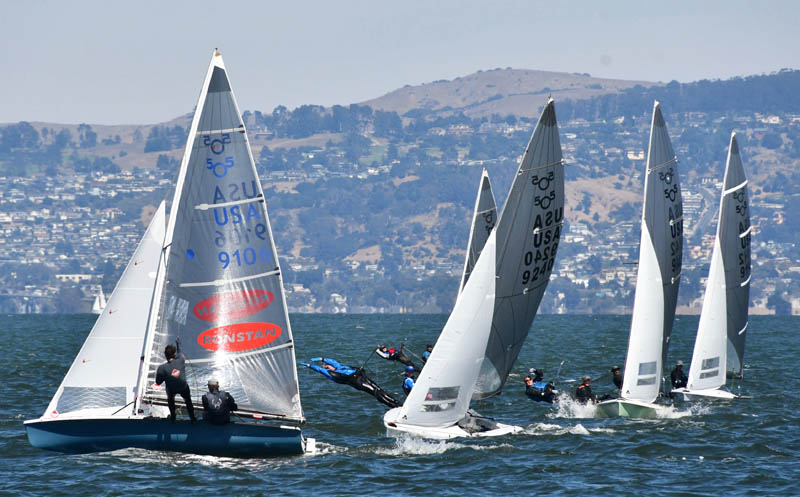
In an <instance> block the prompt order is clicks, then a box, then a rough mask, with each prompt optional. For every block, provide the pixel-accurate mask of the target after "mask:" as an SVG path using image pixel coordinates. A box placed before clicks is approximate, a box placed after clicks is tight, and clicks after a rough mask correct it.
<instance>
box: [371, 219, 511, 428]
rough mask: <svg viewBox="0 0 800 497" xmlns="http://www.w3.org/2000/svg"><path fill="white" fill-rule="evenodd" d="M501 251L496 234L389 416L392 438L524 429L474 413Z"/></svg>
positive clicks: (387, 421)
mask: <svg viewBox="0 0 800 497" xmlns="http://www.w3.org/2000/svg"><path fill="white" fill-rule="evenodd" d="M496 247H497V243H496V237H495V233H494V232H493V233H491V235H490V236H489V239H488V240H487V241H486V244H485V246H484V248H483V251H482V253H481V255H480V257H478V261H477V263H476V264H475V267H474V268H473V271H472V275H471V276H470V278H469V281H467V284H466V285H465V286H464V289H463V291H462V292H461V293H460V294H459V295H458V298H457V299H456V304H455V306H454V307H453V312H452V313H450V317H449V318H448V319H447V323H446V324H445V326H444V329H443V330H442V333H441V334H440V335H439V339H438V340H437V341H436V346H435V347H434V348H433V352H431V356H430V358H429V359H428V361H427V362H426V363H425V366H424V367H423V368H422V371H421V372H420V375H419V378H418V380H417V382H416V383H415V384H414V388H413V389H412V390H411V393H410V394H409V396H408V398H407V399H406V401H405V402H404V403H403V405H402V406H401V407H396V408H394V409H391V410H389V411H388V412H387V413H386V414H385V415H384V418H383V422H384V425H385V426H386V431H387V434H388V435H390V436H397V435H401V434H410V435H415V436H419V437H423V438H433V439H449V438H456V437H491V436H499V435H507V434H510V433H516V432H518V431H520V430H521V428H520V427H518V426H510V425H504V424H501V423H497V422H495V421H494V420H492V419H489V418H484V417H482V416H480V415H479V414H477V413H475V412H473V411H471V410H470V409H469V403H470V399H471V397H472V393H473V391H474V389H475V382H476V380H477V378H478V373H479V366H480V363H481V361H482V360H483V355H484V351H485V350H486V343H487V340H488V338H489V333H490V331H491V324H492V310H493V308H494V293H495V274H494V271H495V257H496V253H495V252H496Z"/></svg>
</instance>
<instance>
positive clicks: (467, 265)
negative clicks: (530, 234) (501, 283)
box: [458, 169, 497, 293]
mask: <svg viewBox="0 0 800 497" xmlns="http://www.w3.org/2000/svg"><path fill="white" fill-rule="evenodd" d="M496 222H497V204H496V203H495V201H494V194H493V193H492V184H491V183H490V182H489V173H488V172H487V171H486V169H484V170H483V174H482V175H481V184H480V186H479V187H478V197H477V198H476V199H475V210H474V211H473V213H472V228H471V229H470V232H469V242H467V257H466V261H464V272H463V273H462V275H461V285H460V286H459V287H458V293H461V292H462V291H463V290H464V286H465V285H466V284H467V280H468V279H469V275H470V273H472V269H473V268H474V267H475V263H477V262H478V256H480V255H481V251H482V250H483V246H484V245H486V240H488V239H489V233H491V232H492V228H494V225H495V223H496Z"/></svg>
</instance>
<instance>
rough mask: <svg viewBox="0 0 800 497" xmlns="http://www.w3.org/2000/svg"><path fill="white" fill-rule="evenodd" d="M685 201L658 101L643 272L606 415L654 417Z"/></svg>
mask: <svg viewBox="0 0 800 497" xmlns="http://www.w3.org/2000/svg"><path fill="white" fill-rule="evenodd" d="M682 253H683V201H682V198H681V188H680V179H679V176H678V159H677V158H676V157H675V152H674V151H673V150H672V143H671V142H670V139H669V134H668V133H667V127H666V124H665V123H664V117H663V116H662V114H661V107H660V106H659V104H658V102H655V103H654V104H653V121H652V124H651V129H650V146H649V150H648V153H647V170H646V173H645V181H644V208H643V210H642V233H641V240H640V242H639V268H638V274H637V275H636V296H635V297H634V302H633V316H632V318H631V332H630V338H629V339H628V354H627V357H626V359H625V371H624V375H625V376H624V379H623V383H622V390H621V391H620V398H619V399H614V400H608V401H604V402H601V403H600V404H598V406H597V410H598V413H599V414H600V415H604V416H627V417H636V418H641V417H654V416H655V410H654V408H655V405H654V404H653V402H654V401H655V400H656V398H657V397H658V392H659V389H660V384H661V381H660V380H661V375H662V370H663V365H664V364H665V362H666V357H667V349H668V348H669V341H670V335H671V333H672V323H673V321H674V319H675V308H676V306H677V302H678V284H679V282H680V277H681V261H682Z"/></svg>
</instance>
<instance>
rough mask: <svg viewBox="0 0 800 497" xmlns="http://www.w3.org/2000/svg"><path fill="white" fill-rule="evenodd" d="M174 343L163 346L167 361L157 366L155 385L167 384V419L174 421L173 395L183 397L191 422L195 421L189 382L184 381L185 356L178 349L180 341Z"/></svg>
mask: <svg viewBox="0 0 800 497" xmlns="http://www.w3.org/2000/svg"><path fill="white" fill-rule="evenodd" d="M176 343H177V345H178V346H177V347H176V346H175V345H167V346H166V347H165V348H164V356H165V357H166V358H167V362H165V363H164V364H162V365H161V366H159V367H158V370H157V371H156V385H161V384H162V383H166V385H167V406H169V420H170V421H171V422H173V423H174V422H175V395H180V396H181V397H183V401H184V402H185V403H186V410H187V411H189V418H190V419H191V420H192V423H195V422H197V418H195V417H194V405H192V395H191V392H190V391H189V384H188V383H186V356H185V355H183V352H181V351H180V349H179V347H180V341H178V342H176Z"/></svg>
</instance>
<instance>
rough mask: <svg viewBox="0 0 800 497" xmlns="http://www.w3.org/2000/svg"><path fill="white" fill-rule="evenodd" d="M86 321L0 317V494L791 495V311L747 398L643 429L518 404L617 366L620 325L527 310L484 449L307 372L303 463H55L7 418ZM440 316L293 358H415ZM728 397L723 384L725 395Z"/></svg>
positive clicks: (797, 468)
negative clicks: (534, 377)
mask: <svg viewBox="0 0 800 497" xmlns="http://www.w3.org/2000/svg"><path fill="white" fill-rule="evenodd" d="M93 319H94V317H93V316H85V315H79V316H52V315H46V316H5V319H4V326H3V329H2V331H0V336H2V338H3V344H4V345H5V347H4V348H3V349H2V352H1V354H2V365H3V372H2V376H0V378H2V380H3V381H2V401H0V435H2V436H1V437H0V455H2V460H1V461H0V468H1V469H0V494H6V495H18V494H23V495H76V494H81V495H123V494H126V495H127V494H130V493H131V492H136V493H137V494H138V495H175V494H192V493H198V492H200V493H202V494H203V495H220V494H225V495H305V494H309V493H317V494H324V495H368V494H369V495H372V494H380V495H459V496H461V495H479V496H482V495H487V496H494V495H498V494H499V495H502V494H505V495H533V494H543V495H610V494H614V495H619V494H621V495H709V496H716V495H800V482H799V480H800V423H798V421H797V410H798V408H800V380H799V379H798V375H797V374H796V373H797V366H798V360H797V359H798V346H797V345H796V342H797V340H798V338H797V329H798V328H800V318H791V317H761V316H755V317H752V318H751V323H750V327H749V328H748V335H749V336H748V344H747V351H746V354H745V364H746V365H747V366H746V367H747V369H746V371H745V379H744V380H743V381H742V382H741V393H742V394H747V395H752V396H753V398H752V399H739V400H736V401H733V402H717V403H711V404H708V403H707V404H696V405H693V406H689V407H687V406H681V407H678V408H676V409H675V408H668V409H664V411H663V412H662V417H661V418H659V419H656V420H648V421H644V420H627V419H611V420H608V419H595V418H594V416H593V408H592V407H583V406H576V405H575V404H573V403H570V402H566V403H563V404H562V405H560V406H558V407H555V408H554V407H550V406H545V405H541V404H537V403H534V402H531V401H529V400H528V399H527V398H526V397H525V395H524V393H523V386H522V382H521V378H522V376H524V375H525V374H526V372H527V370H528V368H529V367H534V366H535V367H537V368H543V369H544V370H545V372H546V378H548V379H552V378H553V377H554V375H555V373H556V370H557V369H558V365H559V363H560V361H562V360H564V361H565V363H564V365H563V368H562V370H561V375H560V377H559V378H558V381H557V383H558V387H560V388H562V389H568V388H569V386H570V385H574V383H571V381H573V380H574V379H575V378H577V377H579V376H580V375H582V374H591V375H592V377H593V378H595V379H596V381H595V382H594V383H593V388H594V390H595V392H596V393H603V392H605V391H608V390H611V388H612V386H611V382H610V376H609V374H608V372H607V371H608V370H609V368H610V366H611V365H613V364H620V365H622V363H623V362H624V355H625V347H626V343H627V336H628V326H629V322H630V319H629V317H625V316H596V317H593V316H539V317H538V318H537V320H536V322H535V325H534V330H533V332H532V333H531V336H530V337H529V339H528V342H527V343H526V345H525V347H524V348H523V349H522V353H521V354H520V360H519V361H518V364H517V367H516V368H515V375H514V377H512V378H511V380H510V381H509V386H508V388H507V390H506V392H505V393H504V394H503V395H501V396H499V397H496V398H493V399H490V400H488V401H484V402H482V403H480V404H478V405H477V406H475V407H476V409H477V410H478V411H479V412H481V413H482V414H484V415H490V416H494V417H496V418H497V419H498V420H500V421H503V422H506V423H512V424H517V425H521V426H524V427H525V431H524V432H523V433H521V434H518V435H514V436H508V437H502V438H495V439H484V440H459V441H447V442H430V441H419V440H411V439H405V440H399V441H398V440H395V439H392V438H387V437H386V436H385V434H384V429H383V424H382V416H383V413H384V412H385V409H384V407H383V406H382V405H380V404H378V403H377V402H376V401H375V400H374V399H372V398H371V397H368V396H367V395H366V394H364V393H361V392H356V391H355V390H352V389H350V388H349V387H347V386H341V385H336V384H334V383H333V382H330V381H328V380H326V379H325V378H323V377H322V376H320V375H319V374H317V373H314V372H313V371H310V370H308V369H301V370H300V372H299V375H300V383H301V394H302V401H303V406H304V410H305V414H306V417H307V418H308V421H309V422H308V425H307V427H306V428H305V429H304V432H305V434H306V435H307V436H310V437H315V438H316V439H317V440H318V448H319V449H320V450H319V453H318V454H317V455H314V456H301V457H289V458H281V459H269V460H236V459H223V458H215V457H206V456H188V455H181V454H169V453H160V452H150V451H144V450H122V451H117V452H112V453H103V454H89V455H79V456H64V455H60V454H57V453H52V452H47V451H42V450H39V449H35V448H33V447H31V446H30V445H29V444H28V441H27V437H26V436H25V431H24V428H23V426H22V421H23V420H25V419H30V418H35V417H38V416H39V415H40V414H41V413H42V411H43V410H44V409H45V407H46V405H47V403H48V401H49V399H50V397H51V396H52V394H53V393H54V392H55V389H56V388H57V387H58V384H59V382H60V381H61V379H62V377H63V375H64V374H65V372H66V370H67V368H68V367H69V365H70V364H71V362H72V360H73V358H74V356H75V354H76V353H77V351H78V349H79V348H80V345H81V344H82V343H83V340H84V338H85V336H86V334H87V333H88V331H89V329H90V328H91V325H92V322H93ZM445 319H446V316H424V315H415V316H409V315H398V316H380V315H357V316H353V315H350V316H343V315H339V316H311V315H296V316H292V323H293V329H294V332H295V339H296V342H297V349H298V360H304V359H305V358H308V357H311V356H317V355H325V356H330V357H335V358H337V359H339V360H340V361H342V362H346V363H350V364H353V365H360V364H361V363H362V362H363V361H364V360H365V359H366V358H367V357H368V355H369V353H370V350H371V348H372V347H374V346H375V345H376V344H377V343H387V342H394V343H399V342H400V341H402V339H404V338H408V347H409V348H410V349H411V350H412V351H414V352H417V353H420V352H421V351H422V350H423V347H424V345H425V343H427V342H432V341H433V340H434V339H435V337H436V335H437V334H438V332H439V330H440V329H441V327H442V325H443V324H444V321H445ZM696 327H697V318H696V317H686V316H679V317H678V318H677V320H676V324H675V331H674V333H673V344H672V349H671V351H670V352H671V353H670V357H671V360H670V361H671V362H674V360H676V359H683V360H684V362H687V363H688V361H689V360H690V359H691V349H692V346H693V344H694V334H695V331H696V329H697V328H696ZM367 370H368V372H369V374H370V376H372V377H373V378H374V379H375V380H376V381H378V382H379V383H380V384H382V385H383V386H384V387H385V388H387V389H388V390H390V391H393V392H395V393H399V392H400V382H401V377H400V371H402V369H401V367H399V365H398V363H390V362H388V361H383V360H382V359H379V358H377V357H373V358H372V359H370V361H369V363H368V364H367ZM734 390H735V391H738V388H735V389H734Z"/></svg>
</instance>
